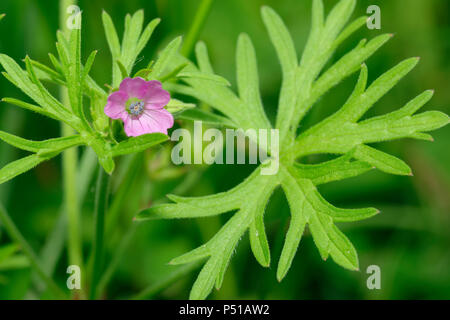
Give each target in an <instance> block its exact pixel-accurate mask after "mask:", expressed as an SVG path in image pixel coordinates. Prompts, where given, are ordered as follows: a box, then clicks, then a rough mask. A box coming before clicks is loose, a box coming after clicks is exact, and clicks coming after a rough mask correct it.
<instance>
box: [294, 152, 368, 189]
mask: <svg viewBox="0 0 450 320" xmlns="http://www.w3.org/2000/svg"><path fill="white" fill-rule="evenodd" d="M350 159H351V154H349V155H348V156H347V155H345V156H342V157H339V158H337V159H334V160H330V161H326V162H323V163H319V164H300V163H295V165H294V170H296V171H297V172H298V175H299V176H301V177H303V178H305V179H309V180H311V181H312V182H313V183H314V184H315V185H320V184H324V183H329V182H332V181H338V180H342V179H347V178H351V177H356V176H359V175H361V174H363V173H365V172H367V171H369V170H371V169H372V168H373V166H372V165H370V164H369V163H367V162H364V161H350Z"/></svg>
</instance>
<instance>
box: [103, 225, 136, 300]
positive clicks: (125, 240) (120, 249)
mask: <svg viewBox="0 0 450 320" xmlns="http://www.w3.org/2000/svg"><path fill="white" fill-rule="evenodd" d="M136 228H137V224H133V225H132V226H131V227H130V229H129V230H128V231H127V232H126V234H125V235H124V236H123V237H122V238H121V240H120V244H119V245H118V246H117V248H116V249H115V252H114V255H113V257H112V259H111V262H110V263H109V266H108V268H107V269H106V271H105V272H104V273H103V275H102V277H101V279H100V281H99V284H98V289H97V296H101V295H102V294H103V292H104V291H105V289H106V286H107V285H108V283H109V281H110V280H111V278H112V276H113V275H114V272H115V271H116V269H117V267H118V266H119V263H120V262H121V261H122V258H123V255H124V254H125V252H126V250H127V248H128V245H129V244H130V242H131V240H132V238H133V236H134V234H135V232H136Z"/></svg>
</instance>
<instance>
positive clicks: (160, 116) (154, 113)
mask: <svg viewBox="0 0 450 320" xmlns="http://www.w3.org/2000/svg"><path fill="white" fill-rule="evenodd" d="M142 120H144V121H145V124H146V125H148V126H149V127H151V128H152V129H153V130H155V129H156V130H155V131H152V132H161V133H164V134H167V129H169V128H172V127H173V123H174V120H173V116H172V114H171V113H170V112H169V111H167V110H166V109H159V110H146V111H145V112H144V114H143V115H142V118H141V122H144V121H142Z"/></svg>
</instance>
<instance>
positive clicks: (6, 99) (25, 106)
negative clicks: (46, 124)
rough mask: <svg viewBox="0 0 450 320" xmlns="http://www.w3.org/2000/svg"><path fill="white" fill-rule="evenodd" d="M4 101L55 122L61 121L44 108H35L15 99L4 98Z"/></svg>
mask: <svg viewBox="0 0 450 320" xmlns="http://www.w3.org/2000/svg"><path fill="white" fill-rule="evenodd" d="M2 101H3V102H7V103H10V104H13V105H16V106H18V107H21V108H24V109H26V110H30V111H33V112H36V113H39V114H41V115H43V116H46V117H49V118H52V119H54V120H58V121H61V119H60V118H59V117H58V116H55V115H54V114H53V113H51V112H49V111H47V110H45V109H44V108H41V107H38V106H35V105H33V104H30V103H27V102H24V101H20V100H18V99H14V98H3V99H2Z"/></svg>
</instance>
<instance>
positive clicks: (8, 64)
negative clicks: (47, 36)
mask: <svg viewBox="0 0 450 320" xmlns="http://www.w3.org/2000/svg"><path fill="white" fill-rule="evenodd" d="M102 18H103V24H104V28H105V33H106V39H107V41H108V44H109V47H110V49H111V55H112V61H113V71H112V88H114V87H117V86H118V85H119V84H120V82H121V81H122V79H123V78H124V77H127V76H129V75H130V74H131V72H132V69H133V66H134V64H135V61H136V58H137V56H138V55H139V53H140V52H141V51H142V50H143V49H144V47H145V46H146V44H147V42H148V41H149V39H150V37H151V35H152V33H153V30H154V29H155V28H156V26H157V25H158V23H159V19H155V20H153V21H151V22H150V23H149V24H148V25H147V27H146V28H145V29H144V31H142V23H143V19H144V15H143V11H142V10H140V11H137V12H136V13H135V14H134V15H133V16H132V17H131V16H130V15H127V16H126V18H125V32H124V36H123V41H122V46H121V45H120V43H119V40H118V36H117V33H116V30H115V27H114V25H113V23H112V20H111V18H110V17H109V15H108V14H107V13H106V12H103V15H102ZM141 32H142V33H141ZM57 39H58V41H57V43H56V49H57V52H58V57H55V56H54V55H52V54H49V57H50V60H51V63H52V65H53V68H51V67H48V66H46V65H44V64H42V63H40V62H38V61H34V60H32V59H30V58H29V57H28V56H27V57H26V58H25V59H24V61H25V70H24V69H22V68H21V67H20V66H19V65H18V64H17V63H16V62H15V61H14V60H13V59H11V58H10V57H8V56H7V55H5V54H0V64H1V65H2V66H3V68H4V69H5V72H3V75H4V76H5V77H6V78H7V79H8V80H9V81H10V82H11V83H12V84H14V85H15V86H16V87H18V88H19V89H21V90H22V91H23V92H24V93H25V94H26V95H27V96H28V97H29V98H31V99H32V100H33V101H34V102H35V103H36V105H34V104H31V103H28V102H25V101H21V100H18V99H15V98H3V100H2V101H4V102H7V103H10V104H13V105H16V106H18V107H21V108H24V109H27V110H30V111H33V112H36V113H39V114H41V115H43V116H46V117H49V118H52V119H55V120H57V121H61V122H64V123H65V124H67V125H68V126H70V127H71V128H73V129H74V130H75V131H76V132H77V134H76V135H73V136H70V137H63V138H55V139H49V140H45V141H31V140H27V139H24V138H21V137H16V136H14V135H11V134H8V133H6V132H3V131H0V139H1V140H3V141H4V142H6V143H8V144H10V145H12V146H14V147H17V148H20V149H23V150H26V151H29V152H31V153H33V154H32V155H30V156H28V157H25V158H23V159H20V160H17V161H14V162H11V163H9V164H7V165H6V166H4V167H3V168H2V169H0V183H4V182H6V181H8V180H10V179H12V178H14V177H15V176H17V175H19V174H22V173H24V172H26V171H28V170H30V169H32V168H33V167H35V166H36V165H38V164H39V163H41V162H43V161H46V160H49V159H51V158H53V157H55V156H57V155H58V154H60V153H61V152H62V151H64V150H66V149H68V148H72V147H76V146H80V145H86V146H90V147H91V148H92V149H93V150H94V151H95V153H96V154H97V157H98V161H99V162H100V164H101V165H102V166H103V168H104V169H105V171H106V172H108V173H112V171H113V170H114V167H115V164H114V160H113V158H114V157H117V156H121V155H126V154H130V153H136V152H141V151H144V150H146V149H147V148H149V147H151V146H153V145H156V144H159V143H162V142H164V141H165V140H167V136H166V135H163V134H159V133H156V134H149V135H145V136H142V137H136V138H130V139H127V140H125V141H119V142H117V139H116V137H114V136H113V133H112V130H110V123H109V118H108V117H107V116H106V115H105V113H104V112H103V108H104V106H105V104H106V100H107V96H108V94H109V93H108V92H106V91H105V90H103V89H102V88H101V87H100V86H99V85H98V84H97V83H96V82H95V80H94V79H92V78H91V77H90V76H89V72H90V69H91V67H92V65H93V63H94V60H95V56H96V53H97V51H93V52H92V53H91V54H90V55H89V57H88V58H87V60H86V62H85V64H84V65H83V63H82V58H81V29H73V30H71V31H70V35H69V36H68V37H66V36H65V35H64V34H63V33H62V32H58V33H57ZM180 42H181V38H176V39H175V40H174V41H172V43H171V44H169V45H168V46H167V48H166V49H164V50H163V52H162V53H161V56H160V58H159V59H158V60H157V61H156V64H155V67H154V69H153V70H150V71H151V72H150V73H149V74H148V76H149V77H152V78H153V79H158V80H161V73H162V72H165V71H166V67H167V61H169V60H170V58H171V56H173V55H174V54H176V52H177V50H178V48H179V46H180ZM179 71H181V70H179ZM175 76H177V75H176V74H175V75H174V77H175ZM194 76H195V75H186V74H184V75H183V77H188V78H190V77H194ZM212 78H213V79H214V81H219V82H220V81H221V79H222V78H220V77H218V76H212ZM43 80H44V81H49V82H53V83H56V84H58V85H62V86H65V87H67V91H68V97H69V101H70V105H63V104H62V103H61V102H60V101H59V100H58V99H57V98H55V97H54V96H53V95H52V94H51V93H50V92H49V91H48V90H47V88H46V87H45V86H44V84H43V83H42V81H43ZM84 97H86V98H87V99H88V100H89V108H86V106H85V105H84V104H83V100H84ZM170 105H171V107H172V108H174V112H180V111H183V110H185V109H187V108H191V107H192V105H190V104H184V103H183V102H181V101H178V100H177V101H171V103H170ZM87 110H89V111H90V114H87V113H86V111H87Z"/></svg>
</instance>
